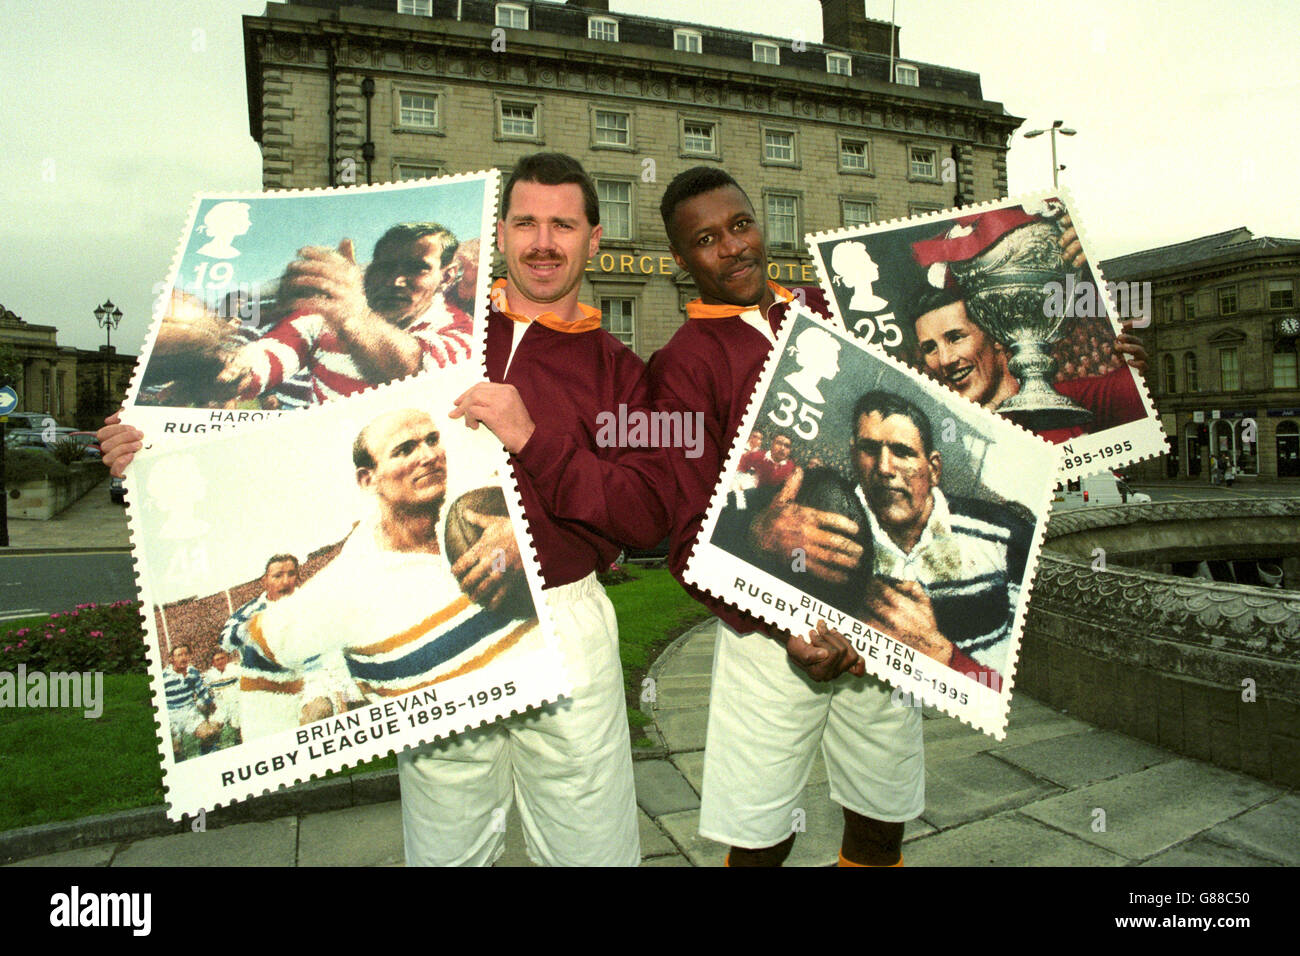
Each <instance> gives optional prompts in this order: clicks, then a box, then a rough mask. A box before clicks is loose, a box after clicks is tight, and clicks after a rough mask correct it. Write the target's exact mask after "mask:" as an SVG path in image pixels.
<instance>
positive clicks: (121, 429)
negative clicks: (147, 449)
mask: <svg viewBox="0 0 1300 956" xmlns="http://www.w3.org/2000/svg"><path fill="white" fill-rule="evenodd" d="M95 439H96V441H98V442H99V453H100V455H101V456H102V457H103V460H104V464H105V465H107V466H108V471H109V474H111V475H113V477H115V478H121V477H122V474H123V472H125V471H126V466H127V465H129V464H131V459H133V458H134V457H135V453H136V452H138V451H139V450H140V449H141V448H143V447H144V432H142V431H140V429H138V428H132V427H131V426H130V425H123V424H122V412H121V411H120V410H119V411H116V412H114V413H113V414H112V415H109V416H108V417H107V418H105V419H104V427H103V428H101V429H100V430H99V431H97V432H95Z"/></svg>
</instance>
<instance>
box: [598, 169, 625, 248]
mask: <svg viewBox="0 0 1300 956" xmlns="http://www.w3.org/2000/svg"><path fill="white" fill-rule="evenodd" d="M596 196H597V198H598V199H599V200H600V224H601V226H603V227H604V228H603V230H602V233H601V234H602V236H603V237H604V238H606V239H631V238H632V184H631V183H624V182H618V181H617V180H609V179H598V180H596Z"/></svg>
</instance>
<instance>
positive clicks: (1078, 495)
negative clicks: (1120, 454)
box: [1052, 474, 1151, 511]
mask: <svg viewBox="0 0 1300 956" xmlns="http://www.w3.org/2000/svg"><path fill="white" fill-rule="evenodd" d="M1150 500H1151V496H1150V495H1148V494H1146V493H1145V492H1141V491H1133V490H1132V489H1131V488H1129V486H1128V485H1127V484H1126V483H1125V482H1124V481H1123V480H1122V479H1121V478H1119V476H1117V475H1111V474H1102V475H1089V476H1088V477H1087V478H1080V479H1076V480H1074V481H1070V482H1067V483H1066V484H1065V485H1059V484H1058V485H1057V486H1056V493H1055V494H1054V495H1053V496H1052V508H1053V509H1054V510H1057V511H1066V510H1069V509H1070V508H1086V507H1088V506H1090V505H1102V506H1105V505H1123V504H1141V503H1142V502H1146V501H1150Z"/></svg>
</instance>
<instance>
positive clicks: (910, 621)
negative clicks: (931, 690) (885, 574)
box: [867, 578, 953, 664]
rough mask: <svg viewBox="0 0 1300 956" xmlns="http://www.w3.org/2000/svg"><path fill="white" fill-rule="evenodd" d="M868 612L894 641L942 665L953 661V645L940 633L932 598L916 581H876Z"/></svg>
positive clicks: (872, 583)
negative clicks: (931, 601)
mask: <svg viewBox="0 0 1300 956" xmlns="http://www.w3.org/2000/svg"><path fill="white" fill-rule="evenodd" d="M867 613H868V615H869V617H870V618H874V620H875V621H876V623H877V624H878V625H879V627H880V630H882V631H884V632H885V633H886V634H888V635H889V636H890V637H892V638H894V640H896V641H901V642H902V643H904V644H906V645H908V646H909V647H912V648H915V649H916V650H918V651H920V652H921V653H922V654H924V655H926V656H927V657H933V658H934V659H935V660H936V661H938V662H939V663H940V664H947V663H948V662H949V661H950V660H952V652H953V643H952V641H950V640H948V639H947V638H946V637H944V636H943V635H942V634H941V633H939V623H938V621H936V620H935V617H934V605H932V604H931V603H930V595H928V594H926V593H925V588H923V587H921V585H920V584H918V583H917V582H916V581H890V580H887V579H884V578H876V579H875V580H874V581H872V582H871V584H870V585H869V586H868V588H867Z"/></svg>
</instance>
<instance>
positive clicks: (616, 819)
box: [398, 153, 672, 866]
mask: <svg viewBox="0 0 1300 956" xmlns="http://www.w3.org/2000/svg"><path fill="white" fill-rule="evenodd" d="M600 232H601V230H600V205H599V201H598V199H597V196H596V190H595V187H594V185H593V184H592V182H591V180H590V178H589V177H588V176H587V175H586V173H585V172H584V171H583V169H582V166H581V164H579V163H578V161H577V160H575V159H573V158H572V157H570V156H566V155H564V154H562V153H538V154H534V155H532V156H525V157H523V158H522V159H520V160H519V162H518V163H517V164H516V166H515V168H514V170H513V171H512V172H511V174H510V176H509V178H508V179H507V181H506V183H505V186H504V187H503V189H502V191H501V217H500V219H499V221H498V222H497V249H498V250H499V251H500V252H501V253H502V255H503V257H504V259H505V264H506V275H505V277H504V278H503V279H500V280H498V281H497V282H496V283H495V285H494V286H493V288H492V292H491V296H490V299H489V304H490V308H489V310H488V315H487V355H486V360H487V373H488V378H489V379H490V381H488V382H482V383H479V384H477V385H475V386H473V387H472V388H470V389H469V390H468V391H466V392H465V393H464V394H462V395H460V396H459V397H458V398H457V399H456V408H455V410H454V411H453V412H452V417H453V418H455V417H462V416H463V417H464V419H465V421H466V422H467V424H469V425H470V427H475V428H476V427H478V425H480V424H483V425H487V426H488V427H489V428H490V429H491V430H492V431H493V433H494V434H495V435H496V437H497V438H498V439H499V440H500V441H501V443H502V445H504V446H505V448H506V450H507V451H508V452H510V454H511V461H512V464H513V466H514V474H515V478H516V481H517V482H518V487H519V494H520V497H521V498H522V500H523V506H524V513H525V514H526V515H527V517H528V530H529V532H530V534H531V536H532V539H533V544H534V546H535V547H536V550H537V558H538V562H539V564H540V565H541V572H542V578H543V580H544V582H545V586H546V592H545V593H546V596H547V603H548V604H549V606H550V609H551V614H552V616H553V619H554V622H555V626H556V633H557V635H558V636H559V638H560V649H561V653H562V654H563V656H564V659H565V663H566V666H567V667H568V669H569V671H570V675H571V676H572V677H573V680H574V689H573V694H572V696H571V697H570V698H569V699H568V700H565V701H562V702H561V703H559V704H553V705H550V706H548V707H546V708H543V709H541V710H540V711H534V712H530V713H529V714H527V715H524V716H521V717H517V718H512V719H510V720H506V721H500V722H498V723H496V724H493V725H491V726H489V727H484V728H480V729H479V730H475V731H471V732H469V733H466V734H458V735H456V736H454V737H452V738H449V739H447V740H443V741H439V742H437V743H435V744H430V745H429V746H427V747H422V748H419V749H418V750H411V751H406V752H405V753H403V754H402V755H401V757H400V758H399V761H398V767H399V771H400V774H401V781H402V815H403V824H404V830H405V834H406V859H407V862H408V863H440V864H449V863H455V864H471V865H484V864H490V863H492V862H493V861H494V860H495V859H496V858H497V857H499V856H500V854H501V852H502V849H503V841H504V833H503V832H502V831H503V829H504V828H502V827H500V826H499V822H500V820H501V818H502V817H503V815H504V813H505V811H506V810H508V809H509V807H510V805H511V803H512V801H513V798H514V795H515V794H516V793H517V794H518V796H519V813H520V818H521V820H522V822H523V828H524V837H525V840H526V843H527V846H528V852H529V855H530V856H531V857H532V858H533V859H534V860H536V861H538V862H541V863H544V864H547V865H551V866H559V865H563V866H635V865H636V864H637V863H638V862H639V859H640V838H639V835H638V825H637V819H636V795H635V792H634V789H633V779H632V759H631V746H630V739H629V733H628V723H627V710H626V704H625V697H624V690H623V675H622V668H621V665H620V663H619V657H618V629H617V621H616V619H615V617H614V611H613V607H612V605H610V603H609V598H608V597H606V595H605V592H604V589H603V588H602V587H601V585H600V583H599V581H598V580H597V579H596V572H597V571H598V570H603V569H604V568H606V567H608V566H609V565H610V563H611V562H612V561H613V560H614V559H615V558H616V557H617V556H618V553H619V552H620V550H622V548H623V547H624V546H629V547H640V548H649V547H653V546H654V545H655V544H658V543H659V542H660V541H661V540H663V537H664V535H665V534H666V533H667V530H668V516H667V513H666V511H665V508H664V506H663V504H662V503H661V502H662V501H664V500H671V497H672V477H671V475H670V474H669V473H668V472H667V470H666V466H665V465H664V463H663V460H662V456H661V455H660V454H659V453H658V451H657V450H656V451H655V452H653V453H650V452H647V451H646V450H644V449H642V450H637V449H626V448H616V447H609V448H606V447H600V446H598V445H597V444H596V443H595V439H594V437H593V436H594V435H595V433H596V428H595V422H596V420H597V415H599V414H600V413H601V412H602V411H612V410H614V409H617V408H618V407H619V406H620V404H623V405H626V406H627V407H628V408H638V407H645V406H647V405H648V404H649V393H648V390H647V387H646V383H645V376H644V373H645V367H644V365H643V364H642V362H641V360H640V359H639V358H638V357H637V356H636V354H635V353H634V352H632V351H631V350H630V349H628V348H626V347H625V346H623V345H622V344H621V343H619V342H618V341H617V340H616V339H615V338H614V337H613V336H611V335H610V334H609V333H608V332H606V331H604V330H603V329H602V328H601V320H600V312H599V311H598V310H597V309H594V308H592V307H590V306H587V305H584V304H583V303H581V302H579V301H578V295H579V291H580V288H581V284H582V276H583V271H584V270H585V268H586V265H587V261H588V260H589V259H590V258H591V257H592V256H593V255H595V254H596V251H597V249H598V247H599V241H600ZM501 532H502V528H501V526H500V525H498V524H496V523H494V522H490V521H486V522H485V523H484V530H483V534H482V536H481V537H480V539H479V541H478V543H476V544H475V545H474V546H473V547H472V548H470V549H469V550H468V551H466V553H465V554H464V555H463V556H462V557H461V558H460V559H459V560H458V561H457V563H456V564H455V565H454V566H453V567H452V571H453V573H455V574H457V575H458V576H459V577H460V580H461V586H462V587H463V588H464V589H465V590H466V592H467V593H468V594H469V596H470V597H471V598H473V599H475V600H478V601H483V602H485V603H488V604H489V605H491V604H492V603H493V602H495V601H496V600H497V597H496V595H497V593H498V592H499V589H500V587H501V583H502V582H501V579H502V577H503V574H502V572H500V571H499V570H497V568H496V564H497V562H496V561H494V558H493V555H494V551H495V549H496V548H498V547H500V548H501V549H502V550H503V551H504V553H505V555H506V564H507V565H508V566H509V567H511V568H513V567H515V566H516V565H517V564H518V561H519V558H518V551H517V548H516V547H515V546H514V543H513V541H514V539H513V537H511V538H510V539H509V540H505V538H504V535H503V534H502V533H501ZM498 542H501V543H500V544H498Z"/></svg>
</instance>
